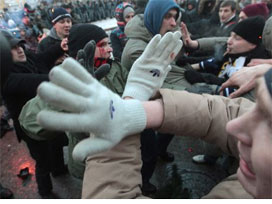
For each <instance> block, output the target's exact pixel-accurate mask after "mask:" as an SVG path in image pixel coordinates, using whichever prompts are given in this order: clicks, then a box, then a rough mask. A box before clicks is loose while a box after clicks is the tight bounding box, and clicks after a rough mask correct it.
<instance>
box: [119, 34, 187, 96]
mask: <svg viewBox="0 0 272 204" xmlns="http://www.w3.org/2000/svg"><path fill="white" fill-rule="evenodd" d="M180 38H181V33H180V32H179V31H177V32H175V33H171V32H168V33H166V34H165V35H164V36H163V37H161V35H160V34H158V35H156V36H155V37H153V38H152V40H151V41H150V42H149V43H148V45H147V47H146V48H145V50H144V52H143V54H142V55H141V56H140V57H139V58H138V59H137V60H136V61H135V62H134V64H133V65H132V68H131V70H130V72H129V75H128V79H127V84H126V87H125V90H124V93H123V96H122V97H123V98H124V97H126V96H129V97H132V98H135V99H139V100H141V101H146V100H149V99H150V98H151V97H152V96H153V95H154V94H155V93H156V91H157V90H158V89H159V88H161V86H162V84H163V82H164V79H165V77H166V76H167V74H168V72H169V71H170V69H171V66H170V63H171V62H173V60H174V59H175V57H176V55H177V54H178V52H179V51H180V49H181V47H182V45H183V43H182V41H181V40H180Z"/></svg>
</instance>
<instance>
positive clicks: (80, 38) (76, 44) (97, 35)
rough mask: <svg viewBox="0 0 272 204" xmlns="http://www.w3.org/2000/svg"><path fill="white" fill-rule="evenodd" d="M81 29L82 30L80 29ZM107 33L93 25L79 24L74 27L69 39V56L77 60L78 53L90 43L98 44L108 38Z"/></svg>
mask: <svg viewBox="0 0 272 204" xmlns="http://www.w3.org/2000/svg"><path fill="white" fill-rule="evenodd" d="M79 28H80V29H79ZM107 37H108V35H107V34H106V32H105V31H104V30H103V29H102V28H100V27H99V26H96V25H93V24H77V25H74V26H72V28H71V30H70V34H69V38H68V47H69V55H70V56H71V57H73V58H76V55H77V52H78V50H80V49H83V47H84V46H85V45H86V44H87V43H88V42H89V41H90V40H94V41H95V42H96V43H98V42H99V41H101V40H103V39H104V38H107Z"/></svg>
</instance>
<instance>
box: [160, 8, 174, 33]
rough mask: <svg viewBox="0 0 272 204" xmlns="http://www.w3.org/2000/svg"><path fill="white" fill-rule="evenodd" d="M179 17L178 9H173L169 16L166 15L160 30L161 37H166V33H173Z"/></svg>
mask: <svg viewBox="0 0 272 204" xmlns="http://www.w3.org/2000/svg"><path fill="white" fill-rule="evenodd" d="M177 15H178V14H177V10H176V9H171V10H169V11H168V13H167V14H165V16H164V18H163V21H162V25H161V29H160V34H161V35H164V34H165V33H167V32H169V31H172V30H173V29H174V28H175V27H176V25H177V23H176V19H177Z"/></svg>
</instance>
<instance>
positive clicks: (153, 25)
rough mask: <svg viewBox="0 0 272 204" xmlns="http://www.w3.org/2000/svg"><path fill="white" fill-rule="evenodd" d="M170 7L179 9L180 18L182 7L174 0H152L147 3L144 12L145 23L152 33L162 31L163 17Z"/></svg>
mask: <svg viewBox="0 0 272 204" xmlns="http://www.w3.org/2000/svg"><path fill="white" fill-rule="evenodd" d="M170 9H176V10H177V19H178V18H179V13H180V7H179V6H178V5H177V4H176V2H174V1H173V0H168V1H165V0H150V1H149V2H148V3H147V5H146V8H145V12H144V25H145V27H146V28H147V29H148V30H149V32H150V33H152V35H156V34H158V33H160V29H161V25H162V22H163V18H164V16H165V14H167V12H168V11H169V10H170Z"/></svg>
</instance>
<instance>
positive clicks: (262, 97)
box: [227, 77, 272, 198]
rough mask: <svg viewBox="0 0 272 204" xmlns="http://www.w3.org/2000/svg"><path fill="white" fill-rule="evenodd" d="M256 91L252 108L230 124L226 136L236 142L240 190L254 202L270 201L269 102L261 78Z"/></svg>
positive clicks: (271, 106) (271, 133)
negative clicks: (253, 199) (267, 199)
mask: <svg viewBox="0 0 272 204" xmlns="http://www.w3.org/2000/svg"><path fill="white" fill-rule="evenodd" d="M256 90H257V92H256V96H257V101H256V105H255V106H254V108H253V109H252V110H251V111H249V112H247V113H245V114H244V115H242V116H241V117H239V118H236V119H234V120H232V121H230V122H229V123H228V124H227V132H228V134H230V135H232V136H234V137H236V138H237V139H238V150H239V154H240V167H239V168H238V171H237V175H238V179H239V181H240V183H241V184H242V186H243V187H244V188H245V190H246V191H247V192H248V193H250V194H251V195H253V196H254V197H255V198H272V156H271V155H272V98H271V95H269V93H268V89H267V86H266V84H265V81H264V78H263V77H262V78H259V79H258V80H257V88H256Z"/></svg>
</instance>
